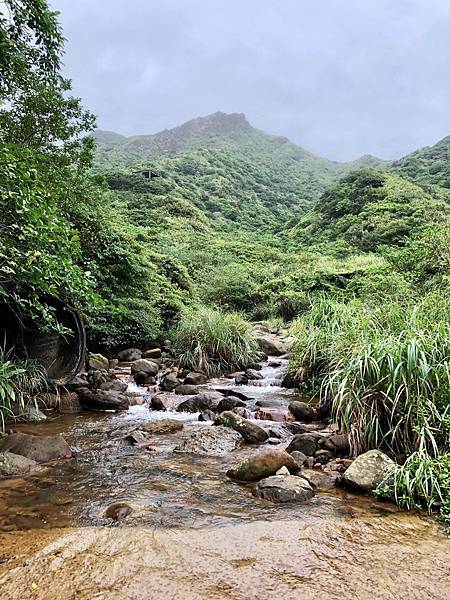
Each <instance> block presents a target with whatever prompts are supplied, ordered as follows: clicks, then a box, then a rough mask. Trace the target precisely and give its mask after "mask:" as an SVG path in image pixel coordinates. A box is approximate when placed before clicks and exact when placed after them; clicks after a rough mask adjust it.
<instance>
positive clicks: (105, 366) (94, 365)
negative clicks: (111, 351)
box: [88, 354, 109, 371]
mask: <svg viewBox="0 0 450 600" xmlns="http://www.w3.org/2000/svg"><path fill="white" fill-rule="evenodd" d="M88 365H89V367H90V368H91V369H97V370H98V371H108V370H109V360H108V359H107V358H105V357H104V356H103V355H102V354H89V358H88Z"/></svg>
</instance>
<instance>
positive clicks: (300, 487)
mask: <svg viewBox="0 0 450 600" xmlns="http://www.w3.org/2000/svg"><path fill="white" fill-rule="evenodd" d="M252 494H253V496H255V497H256V498H263V499H264V500H269V501H270V502H276V503H280V504H281V503H285V502H307V501H308V500H311V498H312V497H313V496H314V489H313V488H312V487H311V484H310V483H309V481H308V480H307V479H305V478H303V477H297V476H296V475H288V476H286V475H273V476H272V477H267V478H266V479H262V480H261V481H260V482H258V484H257V485H256V486H255V488H254V489H253V491H252Z"/></svg>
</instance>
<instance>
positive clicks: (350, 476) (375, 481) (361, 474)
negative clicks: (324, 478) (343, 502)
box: [343, 450, 395, 492]
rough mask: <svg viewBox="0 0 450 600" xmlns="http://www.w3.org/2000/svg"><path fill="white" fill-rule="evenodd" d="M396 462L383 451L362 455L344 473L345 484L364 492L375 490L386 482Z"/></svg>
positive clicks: (373, 451)
mask: <svg viewBox="0 0 450 600" xmlns="http://www.w3.org/2000/svg"><path fill="white" fill-rule="evenodd" d="M394 467H395V462H394V461H393V460H391V459H390V458H389V456H386V454H384V452H381V450H369V451H368V452H364V454H360V455H359V456H358V457H357V458H355V460H354V461H353V462H352V464H351V465H350V466H349V468H348V469H347V470H346V471H345V473H344V478H343V480H344V483H345V484H346V485H348V486H350V487H352V488H355V489H357V490H360V491H362V492H373V490H374V489H375V488H376V487H377V486H378V485H379V484H380V483H382V482H383V481H384V479H385V478H386V476H387V475H388V473H389V471H390V470H391V469H392V468H394Z"/></svg>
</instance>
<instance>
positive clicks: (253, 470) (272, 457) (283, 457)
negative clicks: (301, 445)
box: [227, 450, 300, 481]
mask: <svg viewBox="0 0 450 600" xmlns="http://www.w3.org/2000/svg"><path fill="white" fill-rule="evenodd" d="M281 467H286V468H287V469H288V470H289V472H290V473H297V472H298V471H299V470H300V467H299V465H298V464H297V462H296V461H295V460H294V459H293V458H292V456H291V455H290V454H288V453H287V452H284V450H266V451H264V452H259V453H258V454H254V455H253V456H250V457H249V458H247V459H245V460H243V461H241V462H240V463H239V464H238V465H236V466H235V467H232V468H231V469H229V470H228V471H227V475H228V477H230V478H231V479H236V480H237V481H259V480H260V479H264V478H265V477H270V476H271V475H275V473H276V472H277V471H278V469H281Z"/></svg>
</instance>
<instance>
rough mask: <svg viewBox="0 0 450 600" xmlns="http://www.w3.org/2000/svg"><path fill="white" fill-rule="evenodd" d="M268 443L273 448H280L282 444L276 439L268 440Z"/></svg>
mask: <svg viewBox="0 0 450 600" xmlns="http://www.w3.org/2000/svg"><path fill="white" fill-rule="evenodd" d="M267 443H268V444H270V445H271V446H278V444H281V441H280V440H279V439H278V438H276V437H270V438H269V439H268V440H267Z"/></svg>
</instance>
